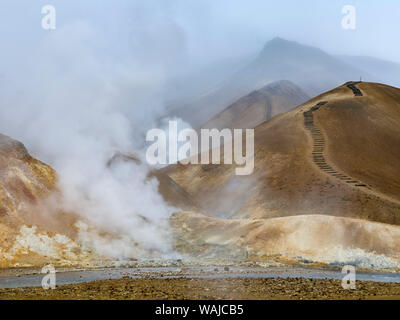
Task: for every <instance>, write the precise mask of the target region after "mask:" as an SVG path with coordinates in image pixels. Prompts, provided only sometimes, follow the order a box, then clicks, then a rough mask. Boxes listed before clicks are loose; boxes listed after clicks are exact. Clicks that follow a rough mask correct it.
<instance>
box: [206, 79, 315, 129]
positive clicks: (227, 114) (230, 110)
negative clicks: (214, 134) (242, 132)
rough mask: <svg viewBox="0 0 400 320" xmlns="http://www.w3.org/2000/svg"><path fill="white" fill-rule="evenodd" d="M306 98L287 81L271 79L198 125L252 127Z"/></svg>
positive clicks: (296, 87) (300, 102) (306, 98)
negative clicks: (273, 80) (271, 81)
mask: <svg viewBox="0 0 400 320" xmlns="http://www.w3.org/2000/svg"><path fill="white" fill-rule="evenodd" d="M309 99H310V97H308V95H307V94H306V93H305V92H304V91H303V90H301V89H300V88H299V87H298V86H296V85H295V84H294V83H292V82H290V81H286V80H282V81H277V82H273V83H271V84H268V85H266V86H265V87H263V88H261V89H260V90H256V91H253V92H251V93H250V94H248V95H247V96H244V97H242V98H240V99H239V100H238V101H236V102H235V103H233V104H232V105H230V106H229V107H227V108H226V109H225V110H223V111H222V112H220V113H219V114H218V115H216V116H215V117H214V118H213V119H211V120H210V121H208V122H207V123H205V124H204V125H202V126H201V127H202V128H210V129H211V128H217V129H223V128H230V129H234V128H235V129H246V128H254V127H256V126H257V125H259V124H260V123H263V122H264V121H267V120H269V119H271V118H272V117H274V116H276V115H277V114H279V113H283V112H286V111H289V110H290V109H292V108H294V107H296V106H298V105H300V104H302V103H304V102H306V101H307V100H309Z"/></svg>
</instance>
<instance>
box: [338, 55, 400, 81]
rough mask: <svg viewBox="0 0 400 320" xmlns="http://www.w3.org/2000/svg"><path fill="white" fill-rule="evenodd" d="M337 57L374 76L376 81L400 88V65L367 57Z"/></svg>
mask: <svg viewBox="0 0 400 320" xmlns="http://www.w3.org/2000/svg"><path fill="white" fill-rule="evenodd" d="M336 57H337V58H339V59H341V60H342V61H344V62H345V63H347V64H350V65H352V66H354V67H356V68H358V69H362V70H365V71H366V72H368V73H369V74H371V75H373V79H375V80H374V81H379V82H383V83H385V84H389V85H393V86H396V87H400V64H398V63H395V62H392V61H386V60H382V59H377V58H373V57H366V56H348V55H338V56H336ZM365 80H367V79H365ZM368 81H369V80H368Z"/></svg>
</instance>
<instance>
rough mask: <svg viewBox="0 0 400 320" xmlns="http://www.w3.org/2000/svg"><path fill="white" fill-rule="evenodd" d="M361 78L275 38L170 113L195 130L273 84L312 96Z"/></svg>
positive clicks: (306, 48)
mask: <svg viewBox="0 0 400 320" xmlns="http://www.w3.org/2000/svg"><path fill="white" fill-rule="evenodd" d="M360 76H361V77H363V78H368V77H369V75H368V74H367V73H366V72H364V71H361V70H359V69H357V68H354V67H353V66H351V65H349V64H346V63H344V62H343V61H342V60H340V59H337V58H335V57H333V56H331V55H329V54H328V53H326V52H324V51H322V50H320V49H318V48H315V47H311V46H306V45H303V44H300V43H297V42H294V41H287V40H284V39H281V38H275V39H273V40H271V41H269V42H267V43H266V44H265V46H264V48H263V49H262V51H261V52H260V53H259V55H258V56H257V57H256V58H255V59H254V60H253V61H252V62H250V63H248V64H247V65H246V66H245V67H243V68H241V69H240V70H239V71H238V72H236V73H235V74H233V75H232V76H231V77H229V78H228V79H227V80H225V81H224V82H222V83H221V84H220V85H219V86H217V87H215V88H214V89H213V90H210V91H208V92H206V93H204V94H203V95H201V96H200V97H198V98H196V99H194V100H192V101H188V102H186V103H183V104H182V105H181V106H179V107H177V108H175V109H174V110H173V111H171V112H172V113H171V114H173V115H175V116H177V117H180V118H182V119H183V120H185V121H187V122H189V123H191V124H192V126H193V127H195V128H198V127H200V126H201V125H202V124H204V123H206V122H207V121H209V120H210V119H212V118H213V117H214V116H215V115H217V114H218V113H220V112H221V111H222V110H224V109H225V108H226V107H227V106H229V105H230V104H232V103H233V102H234V101H236V100H237V99H239V98H240V97H242V96H244V95H247V94H249V93H250V92H252V91H254V90H259V89H260V88H262V87H264V86H265V85H267V84H269V83H272V82H275V81H279V80H283V79H285V80H289V81H292V82H294V83H295V84H296V85H298V86H299V87H300V88H302V89H303V90H304V91H305V92H306V93H307V94H308V95H309V96H315V95H317V94H320V93H322V92H324V91H327V90H329V89H330V88H332V87H336V86H338V85H340V84H341V83H343V82H345V81H347V80H348V79H359V78H360ZM370 78H371V77H370Z"/></svg>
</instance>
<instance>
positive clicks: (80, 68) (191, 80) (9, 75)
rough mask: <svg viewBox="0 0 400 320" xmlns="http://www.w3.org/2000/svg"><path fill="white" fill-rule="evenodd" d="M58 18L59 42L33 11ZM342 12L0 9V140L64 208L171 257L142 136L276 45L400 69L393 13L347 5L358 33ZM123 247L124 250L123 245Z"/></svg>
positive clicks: (67, 5) (227, 5)
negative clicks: (40, 170) (276, 40)
mask: <svg viewBox="0 0 400 320" xmlns="http://www.w3.org/2000/svg"><path fill="white" fill-rule="evenodd" d="M47 4H51V5H53V6H54V7H55V9H56V14H57V16H56V17H57V18H56V19H57V20H56V23H57V24H56V30H44V29H42V27H41V19H42V15H41V8H42V6H43V5H47ZM344 4H347V3H345V2H344V1H330V2H329V4H328V3H327V2H324V4H323V5H322V2H321V1H315V0H314V1H307V4H305V2H304V3H303V4H300V2H299V1H294V0H293V1H279V3H278V1H274V2H272V1H263V0H257V1H246V2H245V1H227V0H224V1H211V0H203V1H187V0H174V1H163V0H159V1H153V0H146V1H128V0H126V1H122V0H119V1H81V0H79V1H78V0H75V1H72V0H68V1H67V0H64V1H59V0H53V1H51V0H49V1H36V0H24V1H22V0H17V1H11V0H3V1H2V2H1V4H0V16H1V20H0V36H1V39H2V50H1V51H0V98H1V101H0V132H2V133H4V134H7V135H9V136H11V137H13V138H15V139H18V140H20V141H22V142H23V143H24V144H25V145H26V146H27V147H28V149H29V150H30V151H31V153H32V154H33V155H34V156H36V157H38V158H39V159H40V160H42V161H45V162H47V163H49V164H50V165H52V166H53V167H54V168H55V169H56V170H57V172H58V173H59V176H60V180H59V187H60V188H61V190H62V191H63V195H64V200H63V202H62V203H60V204H59V205H60V207H61V208H62V209H64V210H69V211H73V212H76V213H78V214H80V215H81V216H82V217H84V218H85V219H88V220H89V221H90V222H91V223H93V224H94V225H96V226H97V227H99V228H100V229H104V230H105V231H109V232H113V233H116V234H119V235H120V236H121V237H120V238H121V239H123V240H118V241H122V242H123V243H126V247H124V246H121V243H120V242H117V245H116V246H115V247H113V246H112V245H111V246H108V247H107V248H104V247H102V249H103V251H102V252H103V253H106V254H108V255H111V256H117V257H121V256H130V255H131V253H130V252H129V246H130V243H131V242H134V243H138V244H139V245H140V246H141V247H143V248H144V249H145V250H146V249H149V250H157V251H158V252H161V253H163V254H166V255H171V254H173V252H172V250H171V244H170V237H169V235H168V233H169V231H168V225H167V224H168V217H169V216H170V215H171V214H172V213H173V212H174V211H175V210H177V209H176V208H172V207H170V206H168V205H167V204H166V203H165V202H164V200H163V199H162V197H161V196H160V195H159V194H158V192H157V181H156V180H154V179H153V180H147V178H146V177H147V173H148V171H149V168H148V167H147V166H146V165H145V164H144V163H142V164H137V163H127V162H124V161H116V162H115V163H113V165H112V166H111V167H110V166H107V162H108V161H109V159H110V158H111V157H112V156H113V155H114V154H115V152H122V153H132V152H138V154H139V156H140V154H141V153H142V152H143V144H144V137H145V133H146V131H147V129H149V128H153V127H155V126H157V125H158V124H159V122H158V121H159V119H161V118H163V117H164V115H165V113H166V111H167V107H168V105H169V104H170V103H172V102H174V103H175V102H176V101H179V100H184V99H188V98H189V97H192V96H195V95H198V94H201V93H202V92H203V90H206V89H207V88H209V87H212V86H213V85H216V84H217V83H219V82H220V81H222V80H223V79H224V78H225V77H227V76H228V75H229V74H231V73H233V72H235V71H236V70H237V69H238V68H239V67H240V66H242V65H244V64H245V63H246V62H247V61H249V60H250V59H251V57H254V56H255V55H256V54H257V53H258V52H259V51H260V50H261V48H262V47H263V45H264V43H265V42H266V41H267V40H270V39H271V38H273V37H275V36H281V37H284V38H288V39H290V40H296V41H299V42H303V43H306V44H310V45H315V46H318V47H320V48H322V49H324V50H327V51H329V52H331V53H335V54H354V55H372V56H376V57H379V58H383V59H389V60H396V61H400V60H399V59H398V58H397V57H398V56H399V53H400V47H399V46H400V45H399V43H398V42H396V41H395V39H397V34H396V32H397V27H396V23H397V22H398V15H399V13H398V12H399V10H397V13H396V10H392V9H396V8H397V7H398V4H397V2H395V1H386V2H385V4H378V3H377V2H375V3H374V2H372V1H365V0H364V1H353V4H354V5H355V6H356V8H357V10H358V11H357V12H358V16H357V19H358V20H357V21H358V23H359V24H358V26H357V28H356V30H344V29H343V28H342V27H341V17H342V14H341V8H342V6H343V5H344ZM125 240H126V241H125ZM100 249H101V248H100Z"/></svg>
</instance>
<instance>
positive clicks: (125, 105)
mask: <svg viewBox="0 0 400 320" xmlns="http://www.w3.org/2000/svg"><path fill="white" fill-rule="evenodd" d="M125 22H126V21H125ZM144 25H147V24H144ZM161 27H162V32H161V34H160V35H159V36H160V37H164V42H165V36H166V35H168V36H169V39H175V35H176V32H175V31H176V28H175V27H174V26H173V25H172V26H171V25H169V24H167V26H166V25H165V24H163V25H162V26H161ZM153 28H154V25H153ZM121 30H122V29H121ZM157 31H159V30H146V32H144V31H143V30H139V31H138V30H135V31H132V30H130V32H128V31H125V34H123V35H126V36H127V37H126V38H123V37H122V39H120V40H121V41H126V42H127V43H132V41H133V47H134V48H135V49H136V51H133V52H131V53H130V54H125V53H124V54H121V50H122V49H121V47H122V45H121V46H119V47H118V48H117V49H115V48H114V47H113V45H114V44H115V42H114V41H113V39H112V38H113V37H112V36H113V35H112V34H111V35H110V34H104V33H101V29H100V30H99V29H98V28H96V27H94V26H93V25H91V23H90V22H87V21H75V22H72V23H69V24H66V25H64V26H62V27H58V29H57V30H56V31H55V32H52V33H46V35H45V36H44V37H43V38H42V41H41V42H40V43H39V45H38V46H37V47H36V50H35V51H33V52H30V54H29V55H26V56H24V59H21V60H20V61H19V63H18V65H17V64H16V65H17V66H15V68H13V69H12V70H11V68H10V70H9V72H7V73H6V74H3V77H5V78H6V79H7V81H6V82H7V83H8V85H7V86H3V88H2V89H1V92H0V94H1V99H2V100H1V101H2V104H3V107H2V108H1V109H0V127H1V132H2V133H5V134H7V135H10V136H11V137H13V138H15V139H18V140H20V141H22V142H23V143H25V144H26V145H27V147H28V149H29V150H30V151H31V153H33V155H34V156H36V157H38V158H39V159H40V160H42V161H44V162H46V163H48V164H50V165H51V166H52V167H53V168H54V169H55V170H56V171H57V172H58V174H59V186H58V187H59V188H60V190H61V191H62V198H61V199H58V200H57V201H53V204H54V203H56V208H55V209H59V210H63V211H66V212H74V213H77V214H78V215H80V216H81V217H82V222H80V223H79V225H78V227H79V229H80V231H81V237H82V239H81V240H82V241H84V242H85V243H87V244H89V245H91V246H93V247H95V249H96V251H97V252H98V253H100V254H105V255H107V256H110V257H113V258H127V257H135V258H137V257H148V256H150V255H151V253H154V252H156V253H157V255H158V256H160V254H161V255H171V254H173V251H172V247H171V243H170V234H169V229H168V218H169V216H170V215H171V214H172V213H173V212H174V210H176V209H175V208H172V207H170V206H168V205H167V204H166V203H165V202H164V200H163V198H162V197H161V195H160V194H159V193H158V181H157V180H156V179H154V178H152V179H148V172H149V169H150V168H149V167H148V166H147V165H146V164H145V162H143V161H142V162H138V161H127V160H126V159H124V158H122V157H115V158H114V159H113V157H114V156H115V155H116V154H132V153H133V152H136V155H135V157H136V158H139V159H140V158H141V154H142V151H141V150H143V147H144V146H143V142H144V135H145V132H146V130H147V129H148V128H152V127H155V126H156V122H155V119H158V118H159V117H160V115H161V114H162V113H163V111H164V103H163V94H164V92H163V90H164V87H165V82H166V78H167V74H168V70H169V69H170V68H171V66H173V64H174V61H175V58H176V55H177V52H179V54H180V51H181V50H180V49H181V48H180V46H181V45H183V44H182V41H181V40H182V38H181V35H180V34H178V35H177V37H176V41H175V42H173V43H174V45H173V46H172V47H171V44H170V42H168V45H165V46H162V45H160V44H159V42H157V41H158V40H160V39H158V38H157V37H156V35H157V34H158V33H157ZM42 32H44V31H42ZM132 32H133V35H132ZM135 32H137V33H138V34H144V35H145V37H146V39H147V40H146V41H149V39H150V40H151V41H152V42H154V43H157V45H158V47H157V49H158V52H156V56H151V55H149V54H147V53H148V52H146V50H147V49H149V48H148V43H146V42H144V43H143V41H141V40H143V39H142V38H140V36H139V35H136V34H135ZM128 34H129V35H130V37H128ZM107 36H108V38H107ZM132 37H133V40H132ZM129 41H130V42H129ZM139 49H140V50H139ZM110 51H111V52H110ZM160 56H163V59H161V58H160ZM110 159H113V160H112V161H111V162H110ZM93 228H94V229H96V230H98V231H99V232H94V231H93V230H94V229H93ZM100 232H101V233H107V234H110V236H109V237H106V236H104V237H102V236H100Z"/></svg>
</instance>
